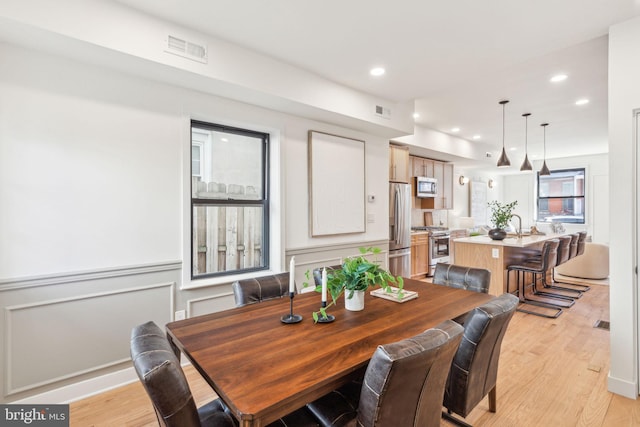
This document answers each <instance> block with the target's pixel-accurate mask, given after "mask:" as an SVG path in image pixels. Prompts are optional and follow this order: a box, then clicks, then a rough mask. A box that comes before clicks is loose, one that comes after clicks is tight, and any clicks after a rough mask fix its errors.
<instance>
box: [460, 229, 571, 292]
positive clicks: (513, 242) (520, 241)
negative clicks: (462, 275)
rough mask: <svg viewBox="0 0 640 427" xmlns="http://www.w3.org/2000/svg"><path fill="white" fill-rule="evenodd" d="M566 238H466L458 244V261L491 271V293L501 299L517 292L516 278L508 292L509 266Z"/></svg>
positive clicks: (540, 236)
mask: <svg viewBox="0 0 640 427" xmlns="http://www.w3.org/2000/svg"><path fill="white" fill-rule="evenodd" d="M561 235H562V234H546V235H525V236H522V237H521V238H518V237H516V236H515V235H513V236H512V235H509V236H507V238H505V239H504V240H492V239H491V238H490V237H488V236H472V237H463V238H461V239H455V240H454V243H455V244H454V245H453V247H454V257H455V263H456V264H457V265H464V266H467V267H479V268H486V269H487V270H489V271H491V284H490V286H489V293H490V294H491V295H496V296H498V295H501V294H503V293H504V292H513V291H515V290H516V287H517V284H516V283H515V277H513V278H512V279H513V280H511V283H510V287H511V289H507V266H509V265H512V264H517V263H519V262H521V261H523V260H525V259H526V258H529V257H531V256H532V255H534V254H535V253H537V252H539V251H540V249H542V246H543V244H544V242H545V241H546V240H549V239H555V238H557V237H559V236H561Z"/></svg>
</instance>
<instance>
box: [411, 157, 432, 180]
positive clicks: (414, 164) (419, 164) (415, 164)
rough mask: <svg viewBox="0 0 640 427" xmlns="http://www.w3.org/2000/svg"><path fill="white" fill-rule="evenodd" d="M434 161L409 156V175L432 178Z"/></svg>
mask: <svg viewBox="0 0 640 427" xmlns="http://www.w3.org/2000/svg"><path fill="white" fill-rule="evenodd" d="M434 163H435V162H434V161H433V160H431V159H425V158H424V157H417V156H411V176H412V177H414V176H426V177H429V178H433V164H434Z"/></svg>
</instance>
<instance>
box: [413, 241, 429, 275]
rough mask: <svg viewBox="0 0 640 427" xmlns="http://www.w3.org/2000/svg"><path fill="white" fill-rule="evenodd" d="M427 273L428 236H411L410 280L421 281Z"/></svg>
mask: <svg viewBox="0 0 640 427" xmlns="http://www.w3.org/2000/svg"><path fill="white" fill-rule="evenodd" d="M428 273H429V234H427V233H417V234H412V235H411V278H412V279H423V278H425V277H427V274H428Z"/></svg>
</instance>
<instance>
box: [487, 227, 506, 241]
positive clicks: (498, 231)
mask: <svg viewBox="0 0 640 427" xmlns="http://www.w3.org/2000/svg"><path fill="white" fill-rule="evenodd" d="M488 235H489V237H491V238H492V239H493V240H502V239H504V238H505V237H507V232H506V231H504V229H502V228H492V229H491V230H489V233H488Z"/></svg>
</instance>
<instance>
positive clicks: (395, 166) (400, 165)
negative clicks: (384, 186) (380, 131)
mask: <svg viewBox="0 0 640 427" xmlns="http://www.w3.org/2000/svg"><path fill="white" fill-rule="evenodd" d="M409 172H410V171H409V147H401V146H399V145H393V144H390V145H389V181H391V182H404V183H407V184H408V183H409V182H410V181H409Z"/></svg>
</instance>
